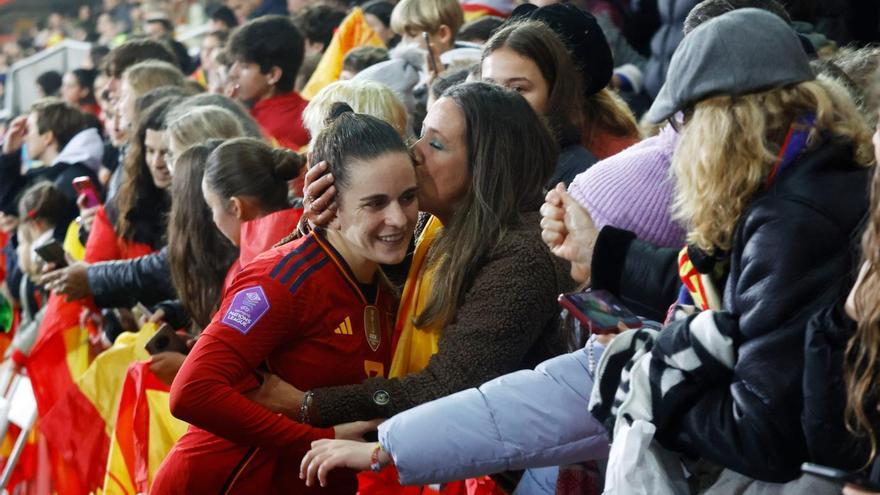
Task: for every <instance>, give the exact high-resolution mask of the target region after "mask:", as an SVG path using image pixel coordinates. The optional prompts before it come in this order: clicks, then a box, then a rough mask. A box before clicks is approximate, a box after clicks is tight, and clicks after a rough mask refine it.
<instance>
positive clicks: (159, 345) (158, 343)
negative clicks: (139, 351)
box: [144, 323, 189, 356]
mask: <svg viewBox="0 0 880 495" xmlns="http://www.w3.org/2000/svg"><path fill="white" fill-rule="evenodd" d="M144 349H146V350H147V352H149V353H150V355H151V356H152V355H154V354H159V353H160V352H179V353H181V354H188V353H189V347H188V346H187V345H186V340H184V338H183V337H181V336H180V335H178V334H177V332H175V331H174V329H173V328H171V325H168V324H167V323H163V324H162V326H161V327H159V329H158V330H156V335H153V338H151V339H150V340H149V342H147V344H146V345H145V346H144Z"/></svg>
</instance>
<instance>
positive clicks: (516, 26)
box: [482, 21, 584, 143]
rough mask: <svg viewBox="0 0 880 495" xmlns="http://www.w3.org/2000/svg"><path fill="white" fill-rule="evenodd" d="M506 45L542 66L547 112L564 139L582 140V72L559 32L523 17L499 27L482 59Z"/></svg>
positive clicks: (486, 47) (556, 132) (554, 127)
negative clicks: (523, 19)
mask: <svg viewBox="0 0 880 495" xmlns="http://www.w3.org/2000/svg"><path fill="white" fill-rule="evenodd" d="M502 48H508V49H510V50H513V51H514V52H516V53H517V54H519V55H521V56H523V57H525V58H527V59H529V60H531V61H532V62H534V63H535V65H537V66H538V70H540V71H541V75H542V76H543V77H544V80H545V81H547V86H548V88H549V94H548V95H547V109H546V112H545V114H546V116H547V120H549V122H550V128H551V129H553V132H554V133H555V134H556V139H557V141H558V142H560V143H568V142H580V140H581V132H582V131H583V125H584V112H583V110H582V109H583V106H584V101H583V88H582V82H581V75H580V72H578V71H577V70H576V69H575V66H574V64H573V63H572V60H571V56H570V55H569V54H568V50H566V48H565V45H564V44H563V43H562V41H560V39H559V37H558V36H557V35H556V33H555V32H554V31H553V30H552V29H550V28H549V27H548V26H547V25H546V24H544V23H543V22H539V21H520V22H514V23H512V24H510V25H507V26H505V27H503V28H501V29H500V30H499V31H497V32H496V33H495V34H494V35H492V37H491V38H490V39H489V41H487V42H486V44H485V45H484V46H483V55H482V60H486V57H488V56H489V55H491V54H492V53H493V52H495V51H497V50H500V49H502Z"/></svg>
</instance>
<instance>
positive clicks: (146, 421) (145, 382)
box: [104, 361, 187, 495]
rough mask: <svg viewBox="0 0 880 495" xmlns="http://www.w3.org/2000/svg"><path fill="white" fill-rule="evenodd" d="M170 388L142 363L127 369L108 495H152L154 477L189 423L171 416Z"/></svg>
mask: <svg viewBox="0 0 880 495" xmlns="http://www.w3.org/2000/svg"><path fill="white" fill-rule="evenodd" d="M168 400H169V388H168V386H167V385H165V384H164V383H162V382H161V381H159V379H158V378H157V377H156V375H154V374H153V373H152V372H151V371H150V363H149V362H148V361H141V362H137V363H134V364H132V365H131V366H129V368H128V372H127V373H126V377H125V384H124V385H123V386H122V395H121V397H120V398H119V409H118V412H117V415H116V423H115V424H116V429H115V430H114V431H113V434H112V436H111V443H110V455H109V459H108V461H107V474H106V477H105V478H104V493H105V494H120V495H134V494H136V493H149V491H150V486H151V485H152V482H153V478H154V477H155V475H156V471H158V470H159V466H160V465H161V464H162V461H163V460H164V459H165V457H166V456H167V455H168V452H169V451H170V450H171V447H173V446H174V444H175V443H177V440H178V439H179V438H180V437H181V436H183V434H184V433H185V432H186V428H187V424H186V423H185V422H183V421H180V420H179V419H177V418H175V417H174V416H172V415H171V410H170V409H169V406H168Z"/></svg>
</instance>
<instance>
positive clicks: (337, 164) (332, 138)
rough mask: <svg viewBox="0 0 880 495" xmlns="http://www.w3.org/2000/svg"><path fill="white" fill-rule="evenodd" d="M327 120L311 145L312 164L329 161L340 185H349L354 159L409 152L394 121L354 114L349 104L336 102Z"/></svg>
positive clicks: (360, 159)
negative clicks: (350, 169)
mask: <svg viewBox="0 0 880 495" xmlns="http://www.w3.org/2000/svg"><path fill="white" fill-rule="evenodd" d="M325 122H326V124H327V125H326V127H325V128H324V130H322V131H321V133H320V134H318V136H317V137H316V138H315V141H314V143H313V144H312V163H319V162H322V161H325V162H327V164H328V165H329V167H330V172H331V173H332V174H333V180H334V184H335V185H336V187H337V188H342V189H344V188H345V187H346V186H347V185H348V177H349V174H348V167H349V166H350V165H351V164H352V163H354V162H355V161H366V160H370V159H372V158H376V157H377V156H380V155H384V154H385V153H390V152H402V153H406V152H407V148H406V144H404V142H403V140H402V139H401V138H400V134H398V133H397V131H395V130H394V127H392V126H391V124H389V123H388V122H385V121H384V120H381V119H378V118H376V117H373V116H371V115H366V114H362V113H354V110H352V109H351V107H350V106H349V105H348V104H346V103H342V102H336V103H334V104H333V105H332V106H331V107H330V112H329V114H328V115H327V119H326V120H325Z"/></svg>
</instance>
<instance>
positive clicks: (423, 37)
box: [422, 31, 440, 74]
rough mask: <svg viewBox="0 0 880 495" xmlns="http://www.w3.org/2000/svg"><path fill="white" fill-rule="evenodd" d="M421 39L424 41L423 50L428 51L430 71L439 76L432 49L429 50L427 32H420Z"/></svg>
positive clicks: (429, 43)
mask: <svg viewBox="0 0 880 495" xmlns="http://www.w3.org/2000/svg"><path fill="white" fill-rule="evenodd" d="M422 39H423V40H425V48H426V49H427V50H428V63H429V64H431V70H432V71H434V74H439V73H440V71H439V70H437V59H435V58H434V49H433V48H431V37H430V36H429V35H428V32H427V31H422Z"/></svg>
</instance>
